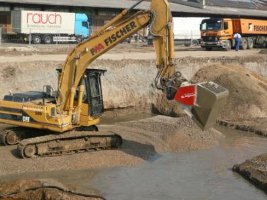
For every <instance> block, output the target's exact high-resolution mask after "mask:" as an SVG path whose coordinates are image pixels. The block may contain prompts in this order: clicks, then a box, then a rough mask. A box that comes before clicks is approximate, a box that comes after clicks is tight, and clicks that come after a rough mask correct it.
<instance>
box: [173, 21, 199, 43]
mask: <svg viewBox="0 0 267 200" xmlns="http://www.w3.org/2000/svg"><path fill="white" fill-rule="evenodd" d="M203 19H204V18H203V17H174V18H173V32H174V40H175V43H178V44H185V45H191V44H192V45H199V44H200V38H201V36H200V30H199V25H200V23H201V21H202V20H203Z"/></svg>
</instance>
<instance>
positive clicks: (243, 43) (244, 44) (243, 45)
mask: <svg viewBox="0 0 267 200" xmlns="http://www.w3.org/2000/svg"><path fill="white" fill-rule="evenodd" d="M247 48H248V41H247V39H246V38H241V49H243V50H245V49H247Z"/></svg>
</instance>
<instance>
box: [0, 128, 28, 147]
mask: <svg viewBox="0 0 267 200" xmlns="http://www.w3.org/2000/svg"><path fill="white" fill-rule="evenodd" d="M24 138H25V132H24V130H23V129H22V128H20V127H11V128H6V129H3V130H1V131H0V143H2V144H4V145H16V144H18V143H19V141H21V140H22V139H24Z"/></svg>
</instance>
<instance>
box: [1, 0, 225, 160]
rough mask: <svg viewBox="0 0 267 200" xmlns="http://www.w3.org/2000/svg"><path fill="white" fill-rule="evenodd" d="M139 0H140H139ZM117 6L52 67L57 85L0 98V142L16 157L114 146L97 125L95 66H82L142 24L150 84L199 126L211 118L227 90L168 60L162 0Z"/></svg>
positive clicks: (117, 140)
mask: <svg viewBox="0 0 267 200" xmlns="http://www.w3.org/2000/svg"><path fill="white" fill-rule="evenodd" d="M142 1H143V0H142ZM142 1H140V2H138V3H136V4H135V5H134V6H132V7H131V8H130V9H125V10H123V11H122V12H121V13H120V14H119V15H117V16H115V17H114V18H113V19H112V20H111V21H110V22H108V23H107V24H106V25H104V26H103V27H102V28H101V29H100V30H98V31H97V32H96V33H94V34H93V35H91V36H90V38H88V39H87V40H86V41H83V42H81V43H80V44H78V45H77V46H76V47H75V48H74V49H73V51H72V52H71V53H70V54H69V55H68V56H67V59H66V61H65V63H64V65H63V67H62V69H59V70H58V74H59V76H58V77H59V78H58V89H57V90H54V89H53V88H52V87H51V86H48V85H46V86H44V90H43V91H42V92H26V93H15V94H10V95H6V96H4V98H3V100H0V122H1V123H6V124H9V125H13V126H12V127H11V128H6V129H3V130H2V131H1V133H0V139H1V141H2V143H4V144H6V145H14V144H18V146H17V153H18V155H19V156H20V157H22V158H31V157H35V156H51V155H61V154H68V153H76V152H82V151H88V150H93V149H95V150H98V149H111V148H117V147H119V146H120V145H121V144H122V138H121V137H120V136H119V135H118V134H115V133H112V132H101V131H98V128H97V126H96V124H98V123H99V121H100V117H101V115H102V113H103V111H104V105H103V96H102V89H101V75H102V74H103V73H104V72H105V71H104V70H99V69H90V68H87V67H88V65H89V64H90V63H92V62H93V61H94V60H95V59H96V58H97V57H99V56H101V55H103V54H104V53H105V52H107V51H108V50H110V49H112V48H113V47H115V46H116V45H118V44H119V43H121V42H122V41H124V40H125V39H126V38H128V37H130V36H132V35H133V34H135V33H136V32H137V31H139V30H140V29H142V28H145V27H148V26H149V30H150V32H151V34H152V35H153V37H154V39H153V43H154V47H155V51H156V55H157V59H156V67H155V69H156V70H157V71H158V73H157V76H156V78H155V85H156V87H157V88H158V89H160V90H162V91H163V92H164V93H165V94H166V97H167V99H168V100H175V101H177V102H179V103H181V104H183V105H184V106H185V108H186V110H187V113H188V114H189V115H190V116H191V117H192V119H193V120H194V121H195V122H196V123H197V124H198V125H199V126H200V127H201V128H202V129H206V128H209V127H210V126H212V125H213V124H214V123H215V120H216V116H217V114H218V112H219V111H220V109H221V107H222V106H223V102H224V100H225V99H226V98H227V96H228V90H227V89H225V88H223V87H222V86H220V85H217V84H216V83H213V82H205V83H200V84H190V83H189V82H188V81H187V80H186V79H185V78H184V77H183V76H182V74H181V73H180V72H179V71H176V70H175V65H174V38H173V26H172V16H171V11H170V7H169V3H168V1H167V0H151V8H150V10H141V11H136V12H135V13H133V12H132V10H133V8H135V7H136V6H137V5H138V4H140V3H141V2H142Z"/></svg>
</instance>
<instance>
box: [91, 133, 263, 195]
mask: <svg viewBox="0 0 267 200" xmlns="http://www.w3.org/2000/svg"><path fill="white" fill-rule="evenodd" d="M219 129H220V130H221V131H222V132H223V133H224V134H225V138H224V139H223V140H222V141H221V142H220V145H218V146H216V147H214V148H212V149H209V150H202V151H195V152H185V153H167V154H164V155H159V156H157V157H154V158H152V159H151V161H150V162H147V163H145V164H143V165H141V166H137V167H132V168H115V169H107V170H103V171H102V172H101V173H99V174H98V175H96V176H95V177H94V178H93V180H92V182H91V185H94V187H95V188H96V189H98V190H99V191H100V192H101V193H102V195H103V196H104V197H105V198H106V199H109V200H113V199H114V200H115V199H116V200H117V199H136V200H141V199H142V200H150V199H151V200H155V199H159V200H162V199H164V200H169V199H170V200H174V199H179V200H202V199H203V200H214V199H216V200H232V199H242V200H251V199H257V200H261V199H262V200H263V199H264V200H266V195H265V194H264V193H263V192H262V191H260V190H258V189H256V188H255V187H254V186H253V185H251V184H250V183H248V182H247V181H245V180H244V179H243V178H241V177H240V176H239V175H237V174H235V173H233V172H232V171H231V167H232V166H233V165H234V164H235V163H240V162H243V161H244V160H246V159H249V158H251V157H253V156H256V155H258V154H261V153H266V152H267V138H262V137H257V136H251V135H248V134H244V133H242V134H241V132H237V131H232V130H229V129H226V128H219Z"/></svg>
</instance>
